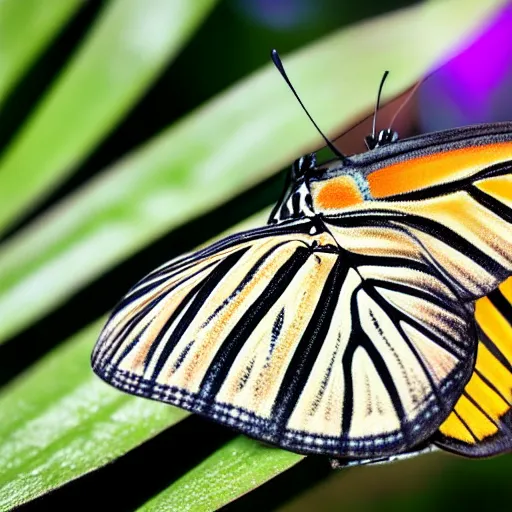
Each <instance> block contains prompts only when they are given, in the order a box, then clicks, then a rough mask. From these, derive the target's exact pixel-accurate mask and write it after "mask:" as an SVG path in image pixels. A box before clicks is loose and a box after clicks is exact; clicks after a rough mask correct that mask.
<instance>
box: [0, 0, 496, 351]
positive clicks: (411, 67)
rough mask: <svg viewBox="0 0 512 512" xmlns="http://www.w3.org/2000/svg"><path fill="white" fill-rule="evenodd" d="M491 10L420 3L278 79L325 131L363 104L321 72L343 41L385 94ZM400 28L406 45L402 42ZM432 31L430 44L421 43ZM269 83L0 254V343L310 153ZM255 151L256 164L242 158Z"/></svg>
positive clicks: (361, 94)
mask: <svg viewBox="0 0 512 512" xmlns="http://www.w3.org/2000/svg"><path fill="white" fill-rule="evenodd" d="M501 3H502V2H500V1H495V2H489V3H486V5H485V9H484V8H483V6H482V3H481V2H479V1H477V0H472V1H471V2H467V1H465V2H464V6H465V9H464V15H463V16H461V15H460V13H459V12H458V11H459V10H460V6H461V5H462V4H461V0H450V1H449V2H442V3H441V2H434V3H431V4H422V5H420V6H419V7H416V8H412V9H409V10H407V11H404V12H402V13H398V14H393V15H391V16H387V17H382V18H379V19H377V20H376V21H373V22H366V23H365V24H363V25H358V26H356V27H352V28H350V29H348V30H343V31H341V32H339V33H335V34H334V35H332V36H329V37H328V38H326V39H325V40H323V41H321V42H320V43H317V44H316V45H314V46H312V47H311V48H308V49H306V50H305V51H303V52H299V53H297V54H296V55H295V56H292V57H290V58H289V59H286V60H285V62H286V65H287V67H288V70H289V74H290V76H291V77H292V78H293V79H294V80H295V81H296V83H300V84H301V87H300V89H301V94H302V96H303V98H304V100H305V103H311V102H308V101H307V97H308V96H310V95H312V94H313V93H315V94H316V95H317V99H318V101H317V108H316V112H315V116H316V117H317V118H322V125H323V126H325V127H326V128H327V130H326V131H332V129H333V128H334V127H335V126H338V125H339V119H340V118H342V119H345V120H348V119H350V118H352V117H353V116H354V115H355V114H356V113H358V112H359V111H361V110H362V109H363V108H365V107H367V106H369V104H370V103H371V102H373V97H374V92H375V91H374V84H375V82H374V80H373V76H372V77H371V79H370V78H367V79H364V77H363V76H362V75H361V74H359V75H357V74H356V76H357V78H354V77H353V76H352V75H353V73H350V72H347V77H348V78H350V77H352V78H350V80H348V81H347V80H345V81H343V82H342V76H344V74H345V71H344V72H343V73H340V71H339V70H337V71H336V72H332V73H331V74H327V73H326V72H325V69H329V67H330V68H333V66H332V63H333V62H335V61H336V59H339V58H340V55H341V56H342V57H343V55H346V56H347V59H348V57H349V53H350V52H352V53H354V52H355V51H356V50H355V49H354V44H353V43H351V41H352V38H355V40H356V41H358V42H359V44H358V45H356V47H362V49H361V51H360V53H359V54H355V55H352V56H351V58H353V57H357V58H356V59H355V60H356V61H361V60H363V61H365V62H367V64H368V68H369V69H370V70H371V69H376V68H380V66H381V64H380V62H379V61H380V60H381V59H382V56H383V53H382V51H385V53H386V55H387V56H388V61H389V60H390V59H391V57H390V55H392V53H391V48H394V51H395V52H396V54H394V56H393V60H394V61H395V64H396V65H395V66H394V68H393V69H394V79H393V80H394V81H390V85H389V88H388V89H387V94H388V95H389V96H391V95H394V94H396V93H397V92H398V91H400V90H401V89H402V88H404V87H406V86H407V85H409V84H410V83H411V82H412V81H413V80H416V79H417V78H418V76H419V75H421V74H422V73H423V72H424V71H425V69H426V68H428V67H429V66H430V65H432V64H433V62H435V61H438V59H439V58H440V55H441V54H443V51H444V50H446V49H447V48H448V47H451V46H452V45H453V44H454V41H456V40H458V38H460V37H461V34H465V33H467V31H468V30H469V29H470V28H471V27H474V26H475V25H478V23H477V22H476V21H475V19H473V17H472V16H475V13H476V14H478V15H481V14H482V13H483V12H486V13H488V12H490V11H491V7H492V6H497V5H500V4H501ZM430 5H431V6H432V7H429V6H430ZM427 7H429V8H428V9H427ZM456 7H458V8H459V9H456ZM472 9H474V10H472ZM450 13H451V15H452V16H453V15H454V13H456V14H457V15H458V16H459V18H457V20H458V22H459V23H460V25H454V24H446V26H445V25H443V26H442V27H440V25H439V23H438V20H439V19H444V18H443V17H446V16H447V14H450ZM411 24H413V25H414V26H415V30H414V33H415V34H417V37H418V41H419V42H417V43H416V45H415V44H412V43H410V44H405V43H406V41H407V39H408V38H410V35H409V34H410V27H411ZM390 26H391V27H394V26H396V27H397V30H395V31H393V30H390V29H389V27H390ZM386 27H387V28H386ZM432 31H434V32H435V34H436V38H435V41H433V42H432V43H430V42H429V44H428V45H423V43H422V42H424V41H427V40H429V36H431V35H432V33H433V32H432ZM384 34H393V41H390V40H388V41H387V45H386V46H385V47H384V45H382V46H383V49H382V50H378V47H377V50H378V51H377V50H376V49H375V46H374V44H373V41H374V39H375V38H376V37H377V38H383V37H384ZM363 42H364V44H362V43H363ZM420 43H421V44H420ZM417 45H420V46H421V48H423V50H422V51H423V54H422V55H417V54H415V55H414V60H413V62H412V63H411V62H410V61H411V52H412V53H415V51H416V49H417ZM418 48H419V47H418ZM347 52H348V53H347ZM349 60H350V59H349ZM322 73H323V79H322V80H321V81H319V80H318V79H317V76H318V75H320V74H322ZM369 73H370V74H371V72H369ZM376 76H378V75H377V74H376ZM279 82H280V78H279V76H278V74H277V73H276V72H275V71H274V70H273V69H271V68H270V66H269V67H267V68H265V69H264V70H262V71H260V72H258V73H256V74H255V75H253V76H252V77H251V78H250V79H249V80H247V81H244V82H243V83H241V84H239V85H237V86H235V87H233V88H231V89H230V90H228V91H227V92H226V93H224V94H222V95H221V96H219V97H218V98H217V99H215V100H213V101H212V102H210V103H208V104H207V105H205V106H204V107H202V108H201V109H199V110H198V111H196V112H194V113H192V114H191V115H189V116H188V117H187V118H185V119H183V120H182V121H180V122H179V123H177V124H176V125H174V126H172V127H171V128H169V129H168V130H167V131H165V132H163V133H162V134H161V135H159V136H158V137H156V138H155V139H153V140H152V141H150V142H149V143H148V144H146V145H145V146H143V147H142V148H139V149H138V150H137V151H135V152H134V153H132V154H131V155H128V156H127V157H126V158H124V159H123V160H122V161H121V162H119V163H118V164H116V165H114V166H113V167H112V168H111V169H109V170H106V171H105V172H104V173H103V175H101V176H99V177H98V178H97V179H95V180H93V181H92V182H91V183H89V184H88V185H87V186H85V187H82V189H80V190H79V191H78V192H77V193H76V194H73V195H72V196H71V197H69V199H67V200H66V201H64V202H63V203H62V204H61V205H58V206H57V207H55V208H54V209H53V210H52V211H50V212H49V213H48V214H47V215H45V216H43V217H42V218H41V219H40V220H39V221H37V222H35V223H33V224H32V225H30V226H28V227H27V228H26V229H25V230H24V231H23V232H21V233H20V234H19V235H18V236H17V237H14V238H12V239H11V240H10V241H9V242H8V243H6V244H4V246H3V247H2V248H0V317H2V318H4V319H5V321H4V322H2V323H1V324H0V342H1V341H5V340H6V339H7V338H9V336H12V335H14V334H15V333H16V332H19V331H20V330H21V329H22V328H23V327H24V326H26V325H28V324H29V323H30V322H32V321H34V320H36V319H37V318H40V317H41V316H42V315H43V314H45V313H48V312H49V311H51V310H52V309H53V308H55V307H57V306H58V305H59V304H61V303H62V302H63V301H64V300H66V298H68V297H69V296H70V295H72V294H73V293H74V292H75V291H76V290H78V289H80V288H81V287H82V286H84V285H85V284H87V283H89V282H91V281H92V280H93V279H95V278H96V277H97V276H98V275H100V274H101V273H102V272H104V271H106V270H107V269H109V268H111V267H112V266H113V265H115V264H116V263H118V262H120V261H121V260H122V259H123V258H125V257H126V256H128V255H130V254H132V253H133V252H135V251H136V250H138V249H140V248H141V247H143V246H144V245H145V244H148V243H149V242H151V241H152V240H154V239H156V238H157V237H158V236H160V235H162V234H163V233H164V232H166V231H168V230H169V229H172V228H175V227H176V226H179V225H180V224H182V223H184V222H185V221H186V220H188V219H191V218H194V217H196V216H198V215H200V214H202V213H205V212H206V211H208V210H209V209H212V208H214V207H215V206H217V205H219V204H221V203H222V202H224V201H226V200H227V199H228V198H230V197H232V196H233V195H234V194H236V193H238V192H240V191H241V190H245V189H247V188H248V187H250V186H251V185H253V184H255V183H256V182H258V181H260V180H261V179H263V178H265V177H267V176H268V175H269V174H270V173H271V171H272V170H274V169H277V168H279V167H280V166H282V165H283V164H284V163H285V162H286V161H289V160H290V159H292V158H293V156H294V155H297V152H298V149H299V148H302V149H305V148H311V147H313V146H314V144H315V140H318V139H317V135H316V134H315V133H314V131H313V130H312V129H311V127H310V126H309V123H308V121H307V120H306V119H305V117H304V116H303V114H302V112H301V111H300V109H298V108H297V106H296V104H295V103H294V100H293V98H291V96H290V94H289V91H288V90H287V89H286V88H285V87H284V86H283V84H280V83H279ZM269 95H270V96H269ZM340 96H341V97H343V96H347V97H351V101H350V102H344V103H343V104H341V105H340V110H339V111H337V110H336V109H333V108H332V105H333V104H334V103H335V102H336V99H337V98H338V97H340ZM341 107H342V108H341ZM233 134H235V135H233ZM255 147H257V148H259V150H260V152H261V154H264V155H265V158H264V159H261V158H255V157H254V154H253V151H254V148H255ZM240 169H243V172H240ZM76 268H80V269H81V272H79V273H78V272H76V271H74V269H76ZM49 288H50V289H51V290H52V293H51V294H48V293H47V290H48V289H49Z"/></svg>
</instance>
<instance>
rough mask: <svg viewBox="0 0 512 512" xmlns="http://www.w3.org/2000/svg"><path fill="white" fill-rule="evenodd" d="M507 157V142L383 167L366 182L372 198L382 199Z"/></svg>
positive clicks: (510, 146) (511, 147) (511, 151)
mask: <svg viewBox="0 0 512 512" xmlns="http://www.w3.org/2000/svg"><path fill="white" fill-rule="evenodd" d="M511 158H512V143H511V142H502V143H498V144H490V145H487V146H474V147H469V148H463V149H455V150H452V151H447V152H440V153H434V154H432V155H428V156H423V157H419V158H413V159H410V160H406V161H404V162H400V163H396V164H393V165H390V166H388V167H383V168H382V169H377V170H376V171H374V172H372V173H371V174H370V175H369V176H368V178H367V179H368V183H369V186H370V191H371V193H372V195H373V197H375V198H382V197H387V196H394V195H396V194H403V193H405V192H412V191H414V190H420V189H423V188H427V187H431V186H433V185H439V184H441V183H446V182H450V181H454V180H457V179H461V178H464V177H467V176H470V175H471V174H472V173H474V172H475V171H477V170H480V169H482V168H484V167H487V166H489V165H493V164H496V163H498V162H503V161H505V160H510V159H511Z"/></svg>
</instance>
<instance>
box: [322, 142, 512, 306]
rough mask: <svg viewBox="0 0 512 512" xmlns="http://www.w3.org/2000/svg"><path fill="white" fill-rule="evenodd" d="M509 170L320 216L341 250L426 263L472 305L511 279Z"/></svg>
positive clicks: (493, 169) (506, 166)
mask: <svg viewBox="0 0 512 512" xmlns="http://www.w3.org/2000/svg"><path fill="white" fill-rule="evenodd" d="M511 152H512V149H511ZM511 170H512V164H511V163H510V161H506V162H503V163H499V164H496V165H492V166H489V167H486V168H484V169H481V170H480V169H479V170H477V171H476V172H473V173H472V174H469V172H468V174H469V175H468V176H463V177H462V178H460V179H456V180H454V181H443V182H440V183H436V184H434V185H432V186H430V187H428V188H423V189H419V190H415V191H412V192H405V193H401V194H397V195H393V196H389V197H383V198H379V199H374V200H369V201H364V202H363V203H361V204H357V205H354V206H353V207H351V208H345V209H343V210H341V211H339V210H333V209H321V208H320V209H318V212H319V213H321V214H323V215H325V221H326V224H327V225H328V227H329V231H330V232H331V233H332V234H333V236H334V238H335V239H336V241H337V243H338V244H339V245H340V246H341V247H344V248H346V249H347V250H349V251H351V252H354V253H356V254H360V255H361V257H364V256H367V255H369V254H372V255H374V256H377V257H380V258H386V257H389V256H397V257H400V256H401V257H403V258H404V259H408V260H410V261H412V262H428V264H429V265H432V266H433V267H435V268H437V270H438V271H439V273H442V274H443V275H444V276H445V278H446V279H447V281H448V282H449V284H450V286H451V287H452V289H453V291H454V293H455V294H456V296H457V297H458V298H459V300H461V301H465V302H467V301H473V300H475V299H477V298H479V297H482V296H484V295H487V294H488V293H489V292H491V291H492V290H493V289H495V288H496V287H497V286H498V285H499V284H500V283H501V282H503V281H504V280H505V279H506V278H508V277H509V275H510V274H511V272H512V175H511ZM458 171H459V174H460V170H458ZM377 172H378V171H377ZM313 199H315V196H313Z"/></svg>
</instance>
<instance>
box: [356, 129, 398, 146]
mask: <svg viewBox="0 0 512 512" xmlns="http://www.w3.org/2000/svg"><path fill="white" fill-rule="evenodd" d="M397 140H398V133H397V132H395V131H394V130H392V129H391V128H386V129H385V130H381V131H380V132H379V133H378V134H377V136H375V135H367V136H366V137H365V139H364V141H365V142H366V147H367V148H368V149H370V150H371V149H375V148H380V147H382V146H387V145H388V144H391V143H393V142H396V141H397Z"/></svg>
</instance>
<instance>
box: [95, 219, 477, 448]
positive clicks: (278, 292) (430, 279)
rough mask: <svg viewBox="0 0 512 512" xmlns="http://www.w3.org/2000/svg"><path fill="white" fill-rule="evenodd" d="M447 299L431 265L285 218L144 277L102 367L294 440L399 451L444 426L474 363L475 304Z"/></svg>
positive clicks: (258, 432) (293, 444) (212, 413)
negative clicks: (371, 256)
mask: <svg viewBox="0 0 512 512" xmlns="http://www.w3.org/2000/svg"><path fill="white" fill-rule="evenodd" d="M399 270H403V271H404V272H405V273H406V276H405V278H403V277H402V278H399V277H397V276H398V275H399V274H400V272H398V271H399ZM452 299H453V297H452V292H451V290H450V288H449V287H447V286H446V284H445V283H444V282H443V280H442V277H441V276H439V275H437V273H436V272H435V271H433V270H432V269H431V268H430V267H429V266H428V265H423V266H418V265H417V266H416V268H412V269H408V268H407V267H400V266H397V264H396V262H395V263H394V264H393V265H389V266H388V265H384V266H383V265H381V264H380V262H379V261H370V260H364V265H359V264H357V262H356V260H354V258H353V255H352V254H351V253H348V252H347V251H344V250H343V249H341V248H340V247H339V246H338V245H337V244H336V242H335V240H334V238H333V237H332V235H331V234H330V233H329V232H328V231H326V230H325V229H324V228H323V226H322V223H321V222H320V221H318V219H313V220H307V219H306V220H302V221H296V222H289V223H283V224H282V225H280V226H276V227H272V228H262V229H258V230H253V231H249V232H246V233H241V234H239V235H238V236H234V237H230V238H228V239H225V240H223V241H221V242H219V243H217V244H215V245H213V246H211V247H209V248H207V249H204V250H203V251H199V252H197V253H195V254H192V255H188V256H186V257H182V258H180V259H179V260H176V261H173V262H170V263H169V264H167V265H164V266H162V267H160V268H159V269H157V270H156V271H155V272H153V273H151V274H150V275H149V276H147V278H145V279H143V280H142V281H141V282H140V283H138V284H137V285H136V286H135V287H134V288H133V289H132V290H131V291H130V292H129V293H128V294H127V296H126V298H125V299H124V300H123V301H122V302H121V304H120V305H119V306H118V307H117V308H116V310H115V311H114V313H113V314H112V316H111V319H110V320H109V322H108V324H107V325H106V327H105V329H104V330H103V333H102V335H101V337H100V340H99V343H98V344H97V346H96V349H95V352H94V354H93V368H94V370H95V371H96V372H97V373H98V374H99V375H100V376H101V377H102V378H104V379H105V380H107V381H108V382H110V383H112V384H113V385H115V386H117V387H119V388H121V389H124V390H125V391H128V392H130V393H135V394H139V395H142V396H146V397H150V398H154V399H157V400H162V401H165V402H168V403H171V404H174V405H178V406H181V407H183V408H185V409H188V410H191V411H193V412H197V413H200V414H203V415H206V416H208V417H210V418H212V419H214V420H216V421H218V422H221V423H224V424H226V425H228V426H232V427H235V428H237V429H239V430H241V431H243V432H245V433H246V434H248V435H250V436H253V437H256V438H259V439H263V440H265V441H267V442H270V443H273V444H277V445H280V446H283V447H286V448H289V449H292V450H295V451H299V452H305V453H309V452H321V453H329V454H333V455H346V456H357V457H360V456H374V455H385V454H391V453H394V452H396V451H397V450H402V449H405V448H408V447H410V446H414V445H416V444H417V443H419V442H420V441H422V440H423V439H425V438H426V437H428V436H429V435H431V434H432V433H433V432H434V431H435V429H436V428H437V427H438V426H439V424H440V423H441V422H442V420H443V419H444V418H445V417H446V416H447V415H448V413H449V410H450V407H451V405H452V404H453V403H454V401H455V400H456V398H457V397H458V396H459V394H460V391H461V389H462V386H463V385H464V384H465V382H466V381H467V378H468V377H469V375H470V373H471V370H472V356H471V354H472V350H471V348H472V346H473V345H472V341H473V337H474V332H473V328H472V323H471V321H470V319H471V315H472V311H471V310H470V309H468V308H466V307H462V306H460V305H457V303H455V302H453V300H452Z"/></svg>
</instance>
